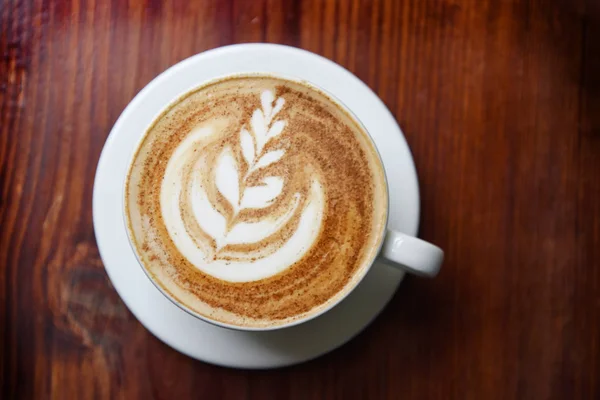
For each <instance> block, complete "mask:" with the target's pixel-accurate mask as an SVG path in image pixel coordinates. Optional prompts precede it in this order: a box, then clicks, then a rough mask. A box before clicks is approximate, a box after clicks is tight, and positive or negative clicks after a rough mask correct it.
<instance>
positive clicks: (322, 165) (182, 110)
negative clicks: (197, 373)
mask: <svg viewBox="0 0 600 400" xmlns="http://www.w3.org/2000/svg"><path fill="white" fill-rule="evenodd" d="M125 211H126V215H127V222H128V228H129V229H128V232H129V235H130V239H131V241H132V243H133V245H134V249H135V251H136V253H137V255H138V258H139V259H140V261H141V263H142V265H143V267H144V268H145V270H146V271H147V272H148V273H149V275H150V277H151V278H152V279H153V280H154V281H155V283H157V284H158V285H160V287H161V288H162V289H163V290H164V291H165V292H167V293H168V294H169V295H170V296H171V297H173V298H174V299H176V301H177V302H179V303H181V304H183V305H185V306H186V307H187V308H189V309H190V310H192V311H194V312H196V313H198V314H201V315H203V316H206V317H208V318H210V319H213V320H216V321H220V322H223V323H227V324H231V325H236V326H244V327H264V326H276V325H281V324H285V323H288V322H290V321H293V320H295V319H298V318H303V317H305V316H306V315H309V314H313V313H317V312H319V311H320V310H321V309H323V308H325V307H327V305H328V304H330V303H331V302H334V301H336V299H338V298H340V297H341V296H344V295H345V293H346V292H347V290H348V288H351V287H353V286H354V284H355V282H357V281H358V280H360V279H361V278H362V276H363V275H364V272H365V271H366V270H367V268H368V266H369V264H370V263H371V261H372V259H373V257H374V256H375V254H376V252H377V251H378V246H377V244H378V243H380V240H381V238H382V235H383V230H384V227H385V219H386V212H387V193H386V187H385V180H384V175H383V169H382V166H381V162H380V160H379V158H378V155H377V153H376V151H375V149H374V148H373V147H372V144H371V142H370V140H369V138H368V136H367V134H366V133H365V132H364V131H363V129H362V127H361V126H360V125H359V124H358V123H357V122H356V121H355V120H354V119H353V118H352V117H351V116H350V115H348V114H347V113H346V112H345V111H344V110H343V109H342V108H341V107H340V106H339V105H338V104H336V103H335V102H334V101H333V100H331V99H330V98H329V97H328V96H327V95H325V94H323V93H322V92H320V91H318V90H317V89H315V88H313V87H311V86H308V85H305V84H302V83H299V82H294V81H288V80H284V79H280V78H275V77H271V76H266V75H251V76H240V77H233V78H227V79H223V80H220V81H216V82H212V83H210V84H207V85H205V86H203V87H201V88H198V89H195V90H194V91H192V92H190V93H188V94H186V95H185V96H183V97H182V98H180V99H178V100H177V101H176V102H175V103H173V104H172V105H171V106H170V107H169V108H168V109H167V110H166V111H164V112H163V113H162V114H161V115H160V116H159V117H158V118H157V119H156V120H155V122H154V123H153V125H152V126H151V127H150V128H149V129H148V131H147V132H146V135H145V136H144V138H143V140H142V142H141V143H140V145H139V148H138V150H137V152H136V154H135V156H134V158H133V161H132V164H131V167H130V171H129V173H128V178H127V183H126V188H125Z"/></svg>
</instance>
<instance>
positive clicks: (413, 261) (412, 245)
mask: <svg viewBox="0 0 600 400" xmlns="http://www.w3.org/2000/svg"><path fill="white" fill-rule="evenodd" d="M256 74H258V75H269V76H273V77H275V78H280V79H285V80H288V81H295V82H298V83H300V84H301V85H304V86H308V87H311V88H313V89H315V90H317V91H321V92H323V93H325V94H326V95H327V97H329V99H330V100H332V101H333V102H334V103H336V104H337V106H338V107H340V108H341V109H343V110H345V111H346V113H347V114H348V115H350V116H352V118H353V119H354V120H355V122H356V123H357V125H359V126H360V127H361V128H362V130H363V131H364V132H365V133H366V134H367V135H366V136H367V137H368V138H369V140H370V141H371V144H372V145H373V148H375V149H376V150H377V146H376V144H375V142H374V141H373V138H372V137H371V135H370V134H369V131H368V130H367V128H366V127H365V126H364V125H363V123H362V122H361V121H360V120H359V119H358V117H357V116H356V115H355V114H354V112H352V110H351V109H350V108H349V107H347V106H345V105H344V104H343V103H342V102H341V101H340V100H339V99H338V98H337V97H336V96H334V95H333V94H331V93H329V92H328V91H326V90H324V89H323V88H321V87H319V86H317V85H315V84H313V83H310V82H307V81H306V80H303V79H297V78H293V77H288V76H285V75H282V74H274V73H261V72H256ZM252 75H254V74H252V73H244V74H232V75H225V76H221V77H219V78H216V79H211V80H210V81H220V80H223V79H227V78H230V77H232V76H249V77H251V76H252ZM210 81H207V82H203V83H201V84H200V85H197V86H196V87H192V88H190V89H189V90H188V91H186V93H189V92H192V91H194V90H196V88H197V87H202V86H205V85H206V84H207V83H209V82H210ZM179 97H180V96H178V97H177V98H176V99H174V100H173V101H171V102H169V104H168V105H167V106H166V107H165V109H168V108H169V107H171V106H172V104H175V103H177V102H178V99H179ZM161 114H162V111H161V112H160V113H159V114H158V115H161ZM144 137H145V134H144V135H142V137H141V138H140V143H141V142H142V141H143V140H144ZM137 147H138V146H136V147H135V149H136V151H134V152H133V155H132V158H131V161H130V163H129V167H128V170H129V169H130V167H131V164H132V163H133V162H134V157H135V154H136V153H137ZM377 157H378V159H379V167H380V168H381V170H382V172H383V173H384V176H385V177H386V179H385V193H386V196H387V197H388V199H389V186H388V181H387V175H386V174H385V168H384V167H383V161H382V159H381V156H380V154H379V151H378V150H377ZM127 175H129V174H127ZM125 179H126V180H127V179H128V176H126V177H125ZM125 186H126V185H125V184H124V185H123V195H125V191H124V190H125ZM123 203H124V204H125V203H126V201H124V202H123ZM387 207H388V209H387V210H386V223H385V226H384V228H383V232H382V234H380V236H381V239H380V240H379V241H378V243H376V245H374V247H377V248H379V252H378V256H377V257H374V258H373V259H372V260H370V261H369V262H368V264H369V266H368V267H366V268H360V269H359V271H357V273H358V274H360V275H361V276H360V279H354V284H353V285H352V286H347V287H344V289H342V290H343V291H344V292H345V293H343V295H342V296H339V297H338V299H337V300H336V301H335V302H332V303H331V304H330V305H329V306H328V307H326V308H324V309H322V310H319V311H317V312H315V313H312V314H308V315H307V316H305V317H303V318H300V319H295V320H294V321H292V322H290V323H287V324H281V325H274V326H267V327H260V328H257V327H244V326H241V325H240V326H238V325H231V324H227V323H223V322H220V321H216V320H213V319H211V318H209V317H207V316H205V315H202V314H199V313H197V312H195V311H194V310H192V309H190V308H189V307H188V306H187V305H185V304H184V303H182V302H180V301H179V300H178V299H176V298H174V297H173V296H172V295H171V294H169V293H168V292H166V291H165V290H163V289H162V287H161V286H160V285H159V284H158V282H156V281H155V280H154V278H153V277H152V275H151V274H149V273H148V271H147V270H146V268H145V267H144V266H143V265H142V262H141V260H140V259H139V257H138V256H137V251H136V250H135V248H134V244H133V240H132V238H131V232H130V231H129V229H126V231H127V234H128V239H129V243H130V245H131V246H132V248H133V249H134V254H136V257H137V258H138V263H139V264H140V266H141V268H142V270H143V271H144V272H145V273H146V275H147V276H148V278H149V279H150V281H151V282H152V283H153V284H154V286H156V288H157V289H158V290H159V291H160V292H161V293H162V294H163V295H164V296H166V297H167V298H168V299H169V300H171V301H172V302H173V303H174V304H175V305H177V306H178V307H180V308H181V309H183V310H184V311H186V312H187V313H189V314H191V315H193V316H195V317H197V318H200V319H201V320H204V321H206V322H209V323H211V324H214V325H218V326H221V327H224V328H229V329H236V330H246V331H268V330H275V329H281V328H286V327H290V326H293V325H298V324H300V323H303V322H306V321H309V320H311V319H313V318H315V317H318V316H319V315H322V314H324V313H325V312H327V311H329V310H330V309H332V308H333V307H335V306H336V305H337V304H339V303H340V302H341V301H342V300H343V299H344V298H346V297H347V296H348V295H349V294H350V293H351V292H352V291H353V290H354V289H355V288H356V286H358V284H359V283H360V281H361V280H362V278H363V277H364V276H365V275H366V274H367V272H368V271H369V269H370V268H371V267H372V266H373V264H374V263H375V261H376V259H378V260H379V261H382V262H383V263H384V264H386V265H389V266H392V267H396V268H399V269H402V270H404V271H406V272H409V273H411V274H414V275H418V276H424V277H431V278H432V277H435V276H436V275H437V274H438V272H439V271H440V268H441V265H442V262H443V260H444V252H443V250H442V249H440V248H439V247H438V246H436V245H434V244H431V243H429V242H426V241H424V240H421V239H419V238H416V237H414V236H410V235H406V234H404V233H402V232H399V231H395V230H391V229H388V228H387V225H388V223H387V222H388V221H387V220H388V218H389V208H390V207H393V205H390V203H389V201H388V202H387ZM125 212H126V211H125V209H123V217H124V220H125V224H126V225H127V222H126V221H127V216H126V214H125ZM378 233H380V232H378Z"/></svg>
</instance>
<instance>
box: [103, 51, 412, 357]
mask: <svg viewBox="0 0 600 400" xmlns="http://www.w3.org/2000/svg"><path fill="white" fill-rule="evenodd" d="M244 72H272V73H278V74H281V75H284V76H289V77H296V78H300V79H304V80H307V81H309V82H312V83H313V84H316V85H317V86H320V87H322V88H323V89H325V90H326V91H329V92H330V93H332V94H334V95H335V96H336V97H338V98H339V99H340V100H341V101H342V102H343V103H344V104H345V105H346V106H347V107H348V108H350V109H351V110H352V111H353V112H354V113H355V114H356V115H357V117H358V118H359V119H360V120H361V121H362V122H363V124H364V125H365V126H366V128H367V129H368V131H369V133H370V134H371V135H372V137H373V139H374V140H375V143H376V144H377V148H378V149H379V152H380V153H381V157H382V159H383V162H384V165H385V170H386V174H387V177H388V182H389V189H390V204H391V209H390V213H389V226H390V228H392V229H395V230H399V231H402V232H404V233H407V234H409V235H416V233H417V228H418V221H419V188H418V183H417V175H416V172H415V167H414V164H413V160H412V157H411V154H410V151H409V149H408V146H407V144H406V141H405V140H404V137H403V135H402V132H401V131H400V128H399V127H398V124H397V123H396V121H395V120H394V118H393V117H392V115H391V114H390V112H389V111H388V109H387V108H386V107H385V105H384V104H383V103H382V102H381V100H380V99H379V98H378V97H377V96H376V95H375V93H373V92H372V91H371V90H370V89H369V88H368V87H367V86H366V85H365V84H364V83H363V82H362V81H360V80H359V79H358V78H356V77H355V76H354V75H352V74H351V73H350V72H348V71H347V70H345V69H344V68H342V67H341V66H339V65H337V64H335V63H333V62H332V61H329V60H327V59H325V58H323V57H320V56H318V55H315V54H312V53H309V52H307V51H304V50H300V49H295V48H291V47H287V46H279V45H272V44H243V45H234V46H227V47H222V48H219V49H215V50H211V51H207V52H204V53H202V54H198V55H196V56H193V57H190V58H188V59H186V60H184V61H182V62H180V63H179V64H177V65H175V66H173V67H171V68H169V69H168V70H166V71H165V72H163V73H162V74H161V75H159V76H158V77H157V78H155V79H154V80H153V81H152V82H150V83H149V84H148V85H147V86H146V87H145V88H144V89H143V90H142V91H140V93H138V95H137V96H136V97H135V98H134V99H133V101H132V102H131V103H130V104H129V105H128V106H127V108H126V109H125V111H123V114H121V116H120V117H119V119H118V120H117V122H116V124H115V126H114V127H113V129H112V131H111V133H110V135H109V137H108V139H107V141H106V144H105V145H104V149H103V151H102V155H101V156H100V161H99V163H98V169H97V171H96V179H95V182H94V200H93V202H94V203H93V211H94V229H95V233H96V240H97V242H98V247H99V249H100V255H101V256H102V260H103V261H104V265H105V267H106V272H107V273H108V276H109V277H110V280H111V281H112V283H113V286H114V287H115V289H116V290H117V292H118V293H119V295H120V296H121V298H122V299H123V301H124V302H125V304H126V305H127V307H129V309H130V310H131V312H132V313H133V314H134V315H135V316H136V318H137V319H138V320H139V321H140V322H141V323H142V324H143V325H144V326H145V327H146V328H147V329H148V330H149V331H150V332H152V333H153V334H154V335H156V337H158V338H159V339H160V340H162V341H163V342H165V343H166V344H168V345H169V346H171V347H173V348H174V349H176V350H178V351H180V352H182V353H184V354H187V355H188V356H190V357H193V358H196V359H198V360H202V361H205V362H209V363H212V364H218V365H223V366H228V367H238V368H275V367H283V366H287V365H292V364H296V363H300V362H303V361H306V360H309V359H312V358H315V357H318V356H320V355H322V354H324V353H327V352H329V351H331V350H333V349H335V348H337V347H339V346H341V345H342V344H344V343H346V342H347V341H348V340H350V339H351V338H352V337H354V336H355V335H357V334H358V333H359V332H360V331H361V330H363V329H364V328H365V327H366V326H367V325H369V323H370V322H371V321H372V320H373V319H374V318H375V317H376V316H377V315H378V314H379V313H380V312H381V310H382V309H383V308H384V307H385V305H386V304H387V303H388V301H389V300H390V299H391V297H392V296H393V294H394V292H395V291H396V289H397V287H398V285H399V283H400V281H402V278H403V276H404V273H403V272H401V271H399V270H396V269H392V268H389V267H386V266H385V265H383V264H378V263H376V264H375V265H374V266H373V267H372V268H371V271H370V272H369V273H368V274H367V276H366V277H365V278H364V280H363V281H362V282H361V284H360V285H359V286H358V287H357V288H356V289H355V290H354V292H352V293H351V294H350V295H349V296H348V297H347V298H346V299H345V300H344V301H343V302H342V303H340V304H339V305H338V306H336V307H334V308H333V309H332V310H331V311H329V312H327V313H325V314H324V315H322V316H320V317H318V318H316V319H314V320H311V321H309V322H307V323H304V324H301V325H298V326H294V327H291V328H287V329H283V330H278V331H269V332H238V331H233V330H228V329H225V328H220V327H217V326H214V325H211V324H208V323H206V322H203V321H201V320H199V319H197V318H195V317H193V316H191V315H190V314H188V313H186V312H184V311H182V310H181V309H180V308H178V307H177V306H175V305H174V304H173V303H171V301H169V300H168V299H167V298H166V297H164V296H163V295H162V294H161V293H160V292H159V291H158V290H157V289H156V287H155V286H154V285H153V284H152V283H151V282H150V281H149V280H148V278H147V277H146V275H145V274H144V272H143V271H142V269H141V267H140V266H139V264H138V262H137V260H136V258H135V255H134V254H133V252H132V250H131V248H130V246H129V243H128V239H127V234H126V231H125V225H124V219H123V212H122V210H123V202H122V198H123V195H122V189H123V180H124V174H125V171H126V169H127V164H128V162H129V160H130V157H131V155H132V152H133V149H134V146H135V145H136V143H137V142H138V140H139V139H140V136H141V135H142V134H143V132H144V131H145V129H146V128H147V127H148V125H149V124H150V123H151V121H152V120H153V118H154V117H155V116H156V115H157V114H158V113H159V112H160V111H161V110H162V109H163V108H164V107H165V106H166V105H167V104H168V103H169V102H171V101H172V100H173V99H175V98H177V97H178V96H179V95H180V94H183V93H184V92H186V91H187V90H188V89H190V88H192V87H194V86H197V85H199V84H200V83H202V82H203V81H206V80H209V79H212V78H216V77H219V76H223V75H228V74H233V73H244Z"/></svg>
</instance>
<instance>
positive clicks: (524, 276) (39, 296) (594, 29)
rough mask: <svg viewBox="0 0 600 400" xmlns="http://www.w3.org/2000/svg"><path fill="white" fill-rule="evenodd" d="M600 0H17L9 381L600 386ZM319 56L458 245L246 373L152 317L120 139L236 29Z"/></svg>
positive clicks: (2, 27) (4, 192)
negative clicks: (383, 118)
mask: <svg viewBox="0 0 600 400" xmlns="http://www.w3.org/2000/svg"><path fill="white" fill-rule="evenodd" d="M597 11H598V2H597V1H595V0H590V1H588V2H587V3H586V2H585V1H583V0H582V1H579V2H575V4H572V3H571V2H567V1H562V0H537V1H534V0H531V1H517V0H510V1H505V0H479V1H474V0H473V1H469V0H464V1H459V0H406V1H394V0H373V1H369V0H353V1H342V0H328V1H319V0H306V1H284V0H257V1H242V0H230V1H219V2H216V1H214V2H213V1H195V2H183V1H181V2H180V1H173V2H171V1H169V2H167V1H165V2H161V1H150V0H148V1H142V0H129V1H120V0H113V1H101V0H85V1H84V0H72V1H45V0H28V1H25V0H15V1H6V0H0V398H3V399H17V398H23V399H30V398H31V399H44V398H55V399H88V398H89V399H91V398H98V399H104V398H106V399H113V398H122V399H135V398H144V399H146V398H155V399H170V398H187V397H194V398H207V399H219V398H223V399H270V398H274V399H275V398H276V399H282V398H290V399H303V400H304V399H334V398H335V399H354V398H357V399H367V398H368V399H384V398H387V399H397V398H406V399H408V398H415V399H477V400H479V399H565V398H568V399H598V398H600V378H599V377H600V178H599V173H600V75H599V74H598V72H599V71H600V40H599V39H600V29H599V26H600V24H599V21H600V18H598V16H599V15H598V12H597ZM254 41H266V42H274V43H285V44H289V45H293V46H298V47H302V48H305V49H308V50H310V51H313V52H316V53H319V54H322V55H324V56H326V57H328V58H330V59H332V60H334V61H336V62H338V63H340V64H342V65H343V66H345V67H346V68H348V69H349V70H351V71H352V72H354V73H355V74H356V75H357V76H359V77H360V78H361V79H363V80H364V81H365V82H366V83H367V84H368V85H369V86H370V87H371V88H373V89H374V90H375V91H376V92H377V93H378V94H379V95H380V96H381V98H382V99H383V101H384V102H385V103H386V104H387V105H388V107H389V108H390V110H391V111H392V112H393V113H394V115H395V116H396V118H397V119H398V121H399V122H400V124H401V126H402V128H403V129H404V132H405V135H406V138H407V140H408V142H409V144H410V146H411V149H412V151H413V154H414V158H415V162H416V164H417V169H418V172H419V178H420V182H421V190H422V219H421V222H422V225H421V235H422V236H423V237H424V238H425V239H427V240H430V241H433V242H435V243H437V244H439V245H440V246H442V247H443V248H444V249H445V250H446V251H447V259H446V260H447V261H446V263H445V265H444V269H443V271H442V273H441V274H440V276H439V277H438V278H437V279H435V280H424V279H413V278H410V279H408V280H407V281H406V282H405V283H404V284H403V285H402V287H401V290H400V291H399V292H398V294H397V295H396V297H395V298H394V300H393V301H392V303H391V304H390V306H389V307H388V308H387V309H386V311H385V312H384V313H383V314H382V315H381V316H380V317H379V318H378V319H377V321H376V322H375V323H374V324H373V325H372V326H371V327H370V328H369V329H367V330H366V331H365V332H364V333H363V334H361V335H360V336H359V337H358V338H356V339H355V340H353V341H352V342H351V343H349V344H347V345H346V346H344V347H343V348H341V349H339V350H336V351H334V352H333V353H331V354H328V355H326V356H324V357H321V358H319V359H317V360H315V361H312V362H308V363H305V364H302V365H299V366H296V367H291V368H286V369H282V370H274V371H238V370H230V369H224V368H219V367H214V366H211V365H207V364H204V363H201V362H197V361H194V360H192V359H189V358H187V357H185V356H183V355H181V354H179V353H176V352H175V351H174V350H172V349H170V348H168V347H167V346H165V345H164V344H162V343H160V342H159V341H158V340H157V339H155V338H154V337H153V336H152V335H151V334H149V333H148V332H147V331H146V330H145V329H144V328H143V327H142V326H141V325H140V324H139V323H138V322H137V321H136V320H135V319H134V318H133V316H132V315H131V314H130V312H129V311H128V310H127V309H126V308H125V306H124V305H123V303H122V302H121V301H120V299H119V298H118V296H117V295H116V293H115V291H114V290H113V289H112V287H111V286H110V283H109V281H108V279H107V277H106V274H105V272H104V269H103V266H102V262H101V260H100V258H99V254H98V250H97V247H96V244H95V239H94V234H93V228H92V214H91V213H92V210H91V199H92V185H93V177H94V171H95V167H96V164H97V161H98V157H99V154H100V151H101V149H102V145H103V143H104V141H105V139H106V137H107V135H108V132H109V131H110V129H111V127H112V125H113V123H114V122H115V120H116V119H117V117H118V116H119V114H120V113H121V111H122V110H123V108H124V107H125V106H126V104H127V103H128V102H129V101H130V100H131V99H132V98H133V96H134V95H135V94H136V93H137V92H138V91H139V90H140V89H141V88H142V87H143V86H144V85H145V84H146V83H148V82H149V81H150V80H151V79H152V78H153V77H154V76H156V75H157V74H158V73H160V72H161V71H163V70H164V69H166V68H167V67H169V66H170V65H172V64H174V63H176V62H178V61H180V60H182V59H184V58H186V57H188V56H190V55H193V54H196V53H198V52H201V51H204V50H207V49H210V48H214V47H217V46H221V45H226V44H230V43H241V42H254Z"/></svg>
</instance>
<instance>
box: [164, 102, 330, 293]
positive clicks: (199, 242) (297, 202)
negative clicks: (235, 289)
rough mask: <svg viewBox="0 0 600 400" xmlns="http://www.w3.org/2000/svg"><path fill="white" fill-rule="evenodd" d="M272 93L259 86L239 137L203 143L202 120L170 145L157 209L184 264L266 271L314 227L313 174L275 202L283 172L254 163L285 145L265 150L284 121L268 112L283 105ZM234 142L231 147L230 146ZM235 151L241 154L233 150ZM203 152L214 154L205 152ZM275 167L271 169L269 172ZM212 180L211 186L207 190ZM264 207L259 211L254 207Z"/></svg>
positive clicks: (318, 205) (228, 275)
mask: <svg viewBox="0 0 600 400" xmlns="http://www.w3.org/2000/svg"><path fill="white" fill-rule="evenodd" d="M273 102H274V96H273V93H272V92H271V91H269V90H265V91H264V92H263V93H262V94H261V105H262V107H261V108H262V109H261V108H259V109H256V110H254V112H253V113H252V118H251V119H250V121H249V124H248V126H247V127H246V126H244V127H243V128H241V130H240V134H239V143H236V144H235V145H232V144H231V143H228V144H225V145H224V146H223V147H218V150H217V151H216V152H213V151H206V150H205V148H204V147H203V146H204V141H203V139H204V138H206V137H211V136H212V135H214V127H213V126H212V125H211V124H210V123H209V124H207V125H206V126H201V127H199V128H198V129H196V130H195V131H194V132H192V133H191V134H190V135H189V136H188V137H187V138H186V139H185V140H184V141H182V143H181V144H180V145H179V146H177V148H176V149H175V152H174V153H173V157H171V160H170V161H169V163H168V165H167V168H166V172H165V176H164V179H163V182H162V188H161V199H160V201H161V210H162V217H163V220H164V221H165V225H166V228H167V230H168V232H169V235H170V238H171V240H172V241H173V243H174V244H175V246H176V247H177V249H178V250H179V251H180V252H181V254H182V255H183V256H184V257H186V258H187V259H188V260H189V261H190V262H191V263H192V264H194V265H196V266H198V268H200V269H201V270H203V271H204V272H206V273H208V274H210V275H212V276H214V277H217V278H220V279H223V280H226V281H231V282H242V281H254V280H258V279H262V278H268V277H270V276H273V275H275V274H277V273H278V272H280V271H281V270H282V269H285V268H287V267H289V266H290V265H292V264H294V263H295V262H296V261H298V260H299V259H300V258H301V257H302V256H303V255H304V253H305V252H306V251H307V250H309V249H310V247H311V245H312V243H313V242H314V241H315V239H316V236H317V235H318V233H319V231H320V224H321V218H322V214H323V192H322V188H321V184H320V183H319V181H318V178H317V177H314V178H312V179H311V180H310V182H309V187H308V188H304V189H303V192H304V194H301V193H300V192H297V193H294V194H293V196H292V198H291V199H290V200H291V201H284V204H282V205H276V204H275V203H276V202H277V200H278V198H280V197H283V196H281V194H282V192H283V188H284V184H285V179H284V178H283V177H282V176H279V175H277V174H276V172H277V171H278V169H277V167H276V166H274V167H273V168H271V169H270V170H271V171H272V173H271V174H265V173H262V171H261V170H263V169H266V168H267V167H269V166H271V165H273V164H275V163H277V162H278V161H280V160H281V159H282V158H283V157H284V156H285V154H286V151H285V148H277V149H271V150H268V149H269V147H268V145H269V144H270V143H271V142H272V141H273V140H274V139H276V138H277V137H279V136H280V135H281V134H282V132H283V130H284V128H285V125H286V122H285V121H284V120H275V117H276V116H277V113H278V112H279V111H280V110H281V108H282V107H283V105H284V102H285V101H284V99H283V98H282V97H280V98H278V99H277V101H276V102H275V104H272V103H273ZM234 146H235V147H239V148H238V149H235V147H234ZM239 152H241V154H242V159H241V160H237V159H236V156H235V154H236V153H239ZM211 154H213V155H214V156H212V157H211ZM273 173H275V174H273ZM215 188H216V191H215ZM266 208H269V209H270V210H271V211H270V212H268V213H266V215H264V214H265V213H263V215H259V214H258V213H257V212H256V210H262V209H266Z"/></svg>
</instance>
